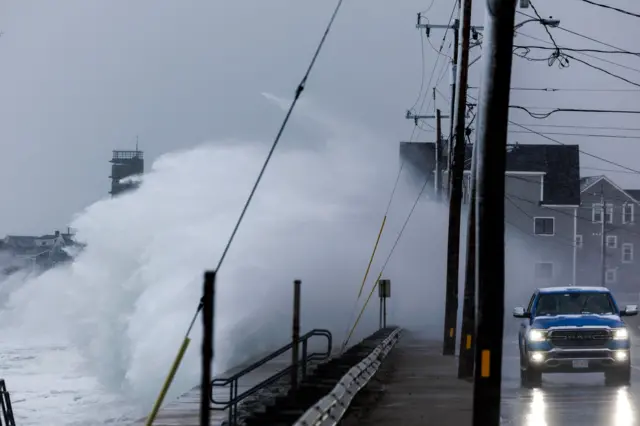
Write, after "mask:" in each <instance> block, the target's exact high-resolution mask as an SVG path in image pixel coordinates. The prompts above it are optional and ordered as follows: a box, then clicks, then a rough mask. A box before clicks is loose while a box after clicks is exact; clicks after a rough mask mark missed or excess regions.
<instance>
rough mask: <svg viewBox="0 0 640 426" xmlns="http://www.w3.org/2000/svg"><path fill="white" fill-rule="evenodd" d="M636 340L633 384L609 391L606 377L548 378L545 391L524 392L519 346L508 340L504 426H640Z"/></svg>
mask: <svg viewBox="0 0 640 426" xmlns="http://www.w3.org/2000/svg"><path fill="white" fill-rule="evenodd" d="M635 340H636V342H634V345H633V346H634V348H633V349H632V359H631V365H632V366H633V371H632V377H631V386H619V387H607V386H605V385H604V374H602V373H590V374H548V375H544V376H543V382H542V387H541V388H539V389H523V388H521V387H520V376H519V370H518V343H517V341H510V340H508V339H505V348H504V349H505V352H504V361H503V382H502V400H503V401H502V409H501V416H502V420H503V421H502V423H501V424H502V425H505V426H506V425H509V426H511V425H513V426H640V416H639V413H640V338H639V337H636V339H635ZM507 342H508V343H507Z"/></svg>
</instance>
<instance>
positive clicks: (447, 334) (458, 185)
mask: <svg viewBox="0 0 640 426" xmlns="http://www.w3.org/2000/svg"><path fill="white" fill-rule="evenodd" d="M461 2H462V4H461V5H460V6H461V7H460V17H461V21H462V26H461V27H460V34H459V36H458V39H459V40H460V41H461V43H460V49H459V53H460V58H459V61H458V63H459V67H458V75H457V82H456V85H457V87H458V94H457V96H456V98H455V102H453V104H455V115H454V120H452V121H453V122H455V133H453V138H450V139H452V140H454V138H455V143H454V147H453V162H452V163H450V164H451V167H450V173H449V181H450V182H451V190H450V191H449V194H450V196H449V230H448V239H447V284H446V297H445V313H444V344H443V349H442V353H443V354H444V355H455V352H456V329H457V322H458V279H459V265H460V214H461V210H462V180H463V178H464V162H465V151H466V147H465V136H466V135H465V113H466V110H467V76H468V67H469V42H470V38H471V0H461Z"/></svg>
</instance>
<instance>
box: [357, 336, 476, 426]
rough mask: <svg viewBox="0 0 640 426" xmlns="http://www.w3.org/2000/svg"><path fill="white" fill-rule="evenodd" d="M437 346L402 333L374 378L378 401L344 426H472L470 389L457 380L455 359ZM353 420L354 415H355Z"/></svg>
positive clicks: (440, 344) (434, 343)
mask: <svg viewBox="0 0 640 426" xmlns="http://www.w3.org/2000/svg"><path fill="white" fill-rule="evenodd" d="M441 351H442V343H439V342H433V341H426V340H423V339H420V338H419V337H418V336H416V335H412V334H410V333H409V332H405V333H403V335H402V336H401V337H400V341H399V343H398V346H397V347H396V348H395V349H393V350H392V351H391V353H390V354H389V357H388V358H387V359H386V360H385V362H384V364H383V367H382V369H381V371H380V372H379V376H378V377H380V382H381V384H382V388H383V390H382V395H381V397H380V398H379V399H378V400H377V402H373V404H372V406H371V407H367V408H366V409H365V410H364V411H363V413H362V415H361V416H358V417H359V418H357V419H356V418H354V419H348V420H347V422H348V423H349V424H357V425H362V426H384V425H393V426H428V425H442V424H445V425H446V424H448V425H451V426H453V425H455V426H465V425H470V424H471V417H472V406H473V403H472V385H471V383H469V382H467V381H464V380H459V379H458V378H457V374H458V367H457V358H456V357H445V356H442V355H441ZM354 414H355V413H354Z"/></svg>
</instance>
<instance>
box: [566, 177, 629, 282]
mask: <svg viewBox="0 0 640 426" xmlns="http://www.w3.org/2000/svg"><path fill="white" fill-rule="evenodd" d="M638 197H640V191H638V190H633V189H629V190H625V189H622V188H620V187H619V186H618V185H616V184H615V183H614V182H613V181H611V180H610V179H609V178H607V177H606V176H592V177H585V178H583V179H581V200H582V203H581V208H580V210H579V220H578V226H577V235H576V242H577V247H578V250H577V252H578V280H579V282H580V283H581V284H584V285H604V286H606V287H610V288H611V289H612V290H614V291H617V292H622V293H626V292H638V291H640V290H639V289H640V285H639V284H640V267H639V264H638V262H637V261H636V257H635V249H636V247H639V244H640V230H639V229H638V225H637V223H638V217H637V215H638V214H639V213H640V206H639V200H640V198H638ZM603 213H604V214H603ZM603 228H604V249H605V257H604V265H603V263H602V248H603ZM603 272H604V276H603ZM603 281H604V282H603Z"/></svg>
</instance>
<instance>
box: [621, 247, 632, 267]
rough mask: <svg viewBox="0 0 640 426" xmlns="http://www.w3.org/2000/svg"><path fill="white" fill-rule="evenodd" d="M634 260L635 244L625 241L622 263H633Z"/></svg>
mask: <svg viewBox="0 0 640 426" xmlns="http://www.w3.org/2000/svg"><path fill="white" fill-rule="evenodd" d="M632 262H633V244H632V243H624V244H622V263H632Z"/></svg>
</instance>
